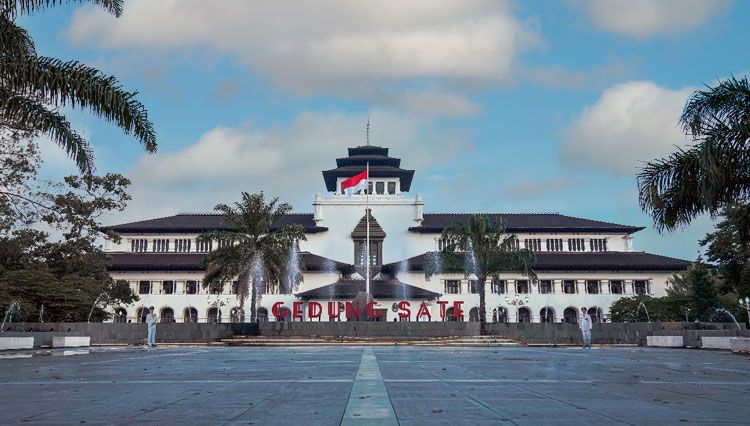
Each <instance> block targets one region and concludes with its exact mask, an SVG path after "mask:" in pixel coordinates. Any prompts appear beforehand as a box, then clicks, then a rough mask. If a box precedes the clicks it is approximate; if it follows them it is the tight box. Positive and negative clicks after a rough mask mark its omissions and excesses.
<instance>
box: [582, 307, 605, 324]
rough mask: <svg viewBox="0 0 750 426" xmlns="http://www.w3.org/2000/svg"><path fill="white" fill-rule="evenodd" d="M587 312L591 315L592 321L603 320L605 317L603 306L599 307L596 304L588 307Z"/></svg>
mask: <svg viewBox="0 0 750 426" xmlns="http://www.w3.org/2000/svg"><path fill="white" fill-rule="evenodd" d="M586 313H587V314H589V316H590V317H591V322H602V319H603V318H604V317H603V316H602V310H601V308H597V307H596V306H592V307H590V308H588V309H586Z"/></svg>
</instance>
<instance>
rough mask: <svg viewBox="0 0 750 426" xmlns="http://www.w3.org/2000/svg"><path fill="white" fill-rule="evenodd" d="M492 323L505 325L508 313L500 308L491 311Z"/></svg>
mask: <svg viewBox="0 0 750 426" xmlns="http://www.w3.org/2000/svg"><path fill="white" fill-rule="evenodd" d="M492 322H500V323H506V322H508V311H507V310H505V308H503V307H502V306H498V307H497V308H495V309H493V310H492Z"/></svg>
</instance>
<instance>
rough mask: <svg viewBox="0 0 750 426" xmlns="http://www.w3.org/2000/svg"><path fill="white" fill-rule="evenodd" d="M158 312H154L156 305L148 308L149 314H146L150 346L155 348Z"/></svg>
mask: <svg viewBox="0 0 750 426" xmlns="http://www.w3.org/2000/svg"><path fill="white" fill-rule="evenodd" d="M156 323H157V320H156V314H154V307H153V306H152V307H150V308H148V315H146V325H147V326H148V347H150V348H153V347H155V346H156Z"/></svg>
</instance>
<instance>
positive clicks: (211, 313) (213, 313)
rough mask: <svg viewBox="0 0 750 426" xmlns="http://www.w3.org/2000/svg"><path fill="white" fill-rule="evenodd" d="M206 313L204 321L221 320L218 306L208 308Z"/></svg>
mask: <svg viewBox="0 0 750 426" xmlns="http://www.w3.org/2000/svg"><path fill="white" fill-rule="evenodd" d="M207 314H208V315H206V317H207V318H206V322H221V310H219V308H210V309H209V310H208V312H207Z"/></svg>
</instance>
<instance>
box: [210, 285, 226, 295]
mask: <svg viewBox="0 0 750 426" xmlns="http://www.w3.org/2000/svg"><path fill="white" fill-rule="evenodd" d="M208 292H209V293H210V294H221V293H223V292H224V283H222V282H212V283H211V284H210V285H209V286H208Z"/></svg>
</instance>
